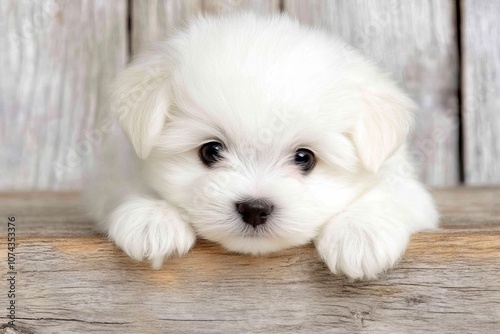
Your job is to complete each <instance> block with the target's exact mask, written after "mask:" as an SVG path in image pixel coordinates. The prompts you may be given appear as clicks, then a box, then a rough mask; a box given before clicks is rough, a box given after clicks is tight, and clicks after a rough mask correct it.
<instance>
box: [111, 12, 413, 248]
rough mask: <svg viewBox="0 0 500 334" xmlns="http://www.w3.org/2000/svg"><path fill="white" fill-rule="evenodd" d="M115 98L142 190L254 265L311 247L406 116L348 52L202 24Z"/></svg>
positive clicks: (155, 55) (297, 36) (391, 148)
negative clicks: (257, 257)
mask: <svg viewBox="0 0 500 334" xmlns="http://www.w3.org/2000/svg"><path fill="white" fill-rule="evenodd" d="M114 96H115V100H114V105H115V109H116V110H117V113H118V116H119V118H120V121H121V124H122V127H123V129H124V130H125V132H126V133H127V134H128V136H129V138H130V140H131V142H132V144H133V146H134V148H135V151H136V152H137V155H138V156H139V157H140V158H142V159H144V175H145V177H146V179H147V180H148V182H149V184H150V185H151V186H152V187H153V188H154V189H155V190H156V191H157V192H158V194H160V195H161V196H162V197H164V198H165V199H166V200H167V201H168V202H170V203H171V204H173V205H175V206H177V207H178V208H179V209H180V210H181V211H183V212H185V213H186V216H187V219H188V221H189V222H190V223H191V224H192V225H193V227H194V228H195V230H196V231H197V232H198V234H199V235H200V236H202V237H204V238H207V239H210V240H213V241H216V242H219V243H221V244H222V245H223V246H225V247H226V248H228V249H230V250H234V251H240V252H247V253H254V254H258V253H265V252H269V251H275V250H279V249H282V248H285V247H290V246H293V245H299V244H304V243H307V242H309V241H310V240H311V239H313V238H314V237H315V236H316V235H317V234H318V232H319V230H320V229H321V227H322V225H323V224H324V223H326V222H327V220H328V219H329V218H331V217H332V216H334V215H335V214H336V213H338V212H340V211H341V210H342V209H344V208H346V206H348V205H349V203H350V202H351V201H352V200H353V199H354V198H356V196H359V194H360V193H361V192H362V191H363V190H364V189H366V188H367V187H368V186H369V185H370V184H371V183H373V182H374V180H376V175H377V173H378V172H379V170H380V169H381V168H383V164H384V162H385V161H386V160H387V159H388V158H389V157H391V155H393V153H394V152H396V150H397V149H398V148H399V146H400V145H401V144H402V143H403V141H404V139H405V137H406V135H407V133H408V131H409V128H410V125H411V123H412V110H413V103H412V102H411V100H409V99H408V98H407V97H406V96H405V95H404V94H403V93H401V92H400V91H399V90H398V89H397V87H395V85H393V84H392V83H391V82H390V81H389V80H388V79H387V78H385V77H384V76H383V75H381V74H380V73H379V72H378V71H377V70H376V69H375V68H374V67H373V66H372V65H371V64H370V63H368V62H367V61H365V60H364V59H363V58H362V57H361V56H360V55H358V54H357V53H356V52H354V51H352V50H351V49H349V48H348V47H347V46H346V45H345V44H343V43H342V42H340V41H338V40H336V39H333V38H332V37H329V36H327V35H326V34H323V33H322V32H319V31H314V30H311V29H305V28H302V27H300V26H299V25H298V24H297V23H296V22H293V21H291V20H289V19H287V18H284V17H275V18H270V19H263V18H256V17H254V16H252V15H243V16H236V17H230V18H224V19H200V20H198V21H197V22H195V23H193V24H192V25H191V27H190V28H189V29H187V30H186V31H184V32H181V33H179V34H177V35H176V36H175V37H174V38H172V39H170V40H169V41H168V42H166V43H164V44H162V45H160V47H159V49H158V50H156V51H155V52H152V53H150V54H146V55H143V56H142V57H140V58H139V59H137V60H136V61H135V62H134V63H133V64H132V65H131V66H130V67H129V68H128V69H127V70H126V71H125V72H124V73H123V74H122V75H121V76H120V77H119V78H118V80H117V83H116V86H115V95H114ZM124 101H128V102H124ZM166 223H168V222H166Z"/></svg>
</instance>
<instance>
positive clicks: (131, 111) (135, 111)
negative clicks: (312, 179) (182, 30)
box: [111, 55, 171, 159]
mask: <svg viewBox="0 0 500 334" xmlns="http://www.w3.org/2000/svg"><path fill="white" fill-rule="evenodd" d="M170 72H171V71H170V68H169V65H168V61H167V60H166V59H165V58H160V57H158V56H155V55H145V56H143V57H140V58H138V59H136V60H135V61H133V62H132V64H131V65H130V66H129V67H128V68H127V69H126V70H125V71H123V72H122V73H121V74H120V75H119V76H118V78H117V79H116V80H115V82H114V84H113V85H112V95H111V110H112V112H113V113H114V114H115V115H117V116H118V119H119V120H120V124H121V126H122V128H123V130H124V131H125V133H126V134H127V136H128V137H129V139H130V141H131V142H132V145H133V146H134V149H135V152H136V153H137V155H138V156H139V157H140V158H141V159H146V158H147V157H148V156H149V154H150V153H151V150H152V149H153V146H154V145H155V143H156V141H157V139H158V137H159V135H160V133H161V131H162V129H163V127H164V125H165V121H166V118H167V114H168V109H169V106H170V104H171V93H170V84H169V80H168V79H169V73H170Z"/></svg>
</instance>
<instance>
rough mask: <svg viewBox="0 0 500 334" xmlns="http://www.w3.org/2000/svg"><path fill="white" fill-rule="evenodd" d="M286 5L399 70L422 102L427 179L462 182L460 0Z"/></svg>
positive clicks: (420, 132)
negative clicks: (460, 146)
mask: <svg viewBox="0 0 500 334" xmlns="http://www.w3.org/2000/svg"><path fill="white" fill-rule="evenodd" d="M284 11H285V12H287V13H288V14H290V15H291V16H294V17H297V18H298V19H299V20H300V21H302V22H305V23H308V24H311V25H318V26H323V27H326V28H327V29H329V30H330V31H331V32H333V33H335V34H336V35H339V36H341V37H342V38H343V39H344V40H346V41H347V42H349V43H350V44H352V45H353V46H355V47H356V48H358V49H360V50H361V52H362V53H363V54H365V55H366V56H367V57H368V58H370V59H372V60H375V61H376V62H377V63H378V64H380V65H381V66H382V68H384V69H385V70H387V71H388V72H390V73H392V74H393V76H394V77H395V78H396V79H397V81H399V82H400V83H401V85H402V86H403V87H404V88H405V89H406V91H408V92H409V93H410V95H411V96H412V97H413V98H414V99H415V100H416V102H417V103H418V105H419V107H420V115H419V117H418V118H417V125H416V129H415V132H414V136H413V139H412V155H413V157H414V160H415V162H416V164H417V166H418V168H419V171H420V176H421V178H422V180H424V182H426V183H427V184H429V185H434V186H450V185H455V184H457V183H458V182H459V143H458V130H459V123H458V122H459V119H458V96H457V95H458V68H459V64H458V47H457V31H456V8H455V1H453V0H430V1H409V2H405V1H378V0H371V1H367V0H310V1H302V0H285V2H284ZM490 52H491V50H490Z"/></svg>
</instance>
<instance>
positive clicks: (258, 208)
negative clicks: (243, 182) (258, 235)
mask: <svg viewBox="0 0 500 334" xmlns="http://www.w3.org/2000/svg"><path fill="white" fill-rule="evenodd" d="M273 209H274V207H273V205H272V204H271V203H269V202H268V201H266V200H262V199H251V200H247V201H244V202H239V203H236V210H238V213H239V214H240V215H241V218H242V219H243V221H244V222H245V223H247V224H249V225H252V226H253V227H256V226H257V225H261V224H264V223H265V222H266V220H267V216H269V215H270V214H271V212H273Z"/></svg>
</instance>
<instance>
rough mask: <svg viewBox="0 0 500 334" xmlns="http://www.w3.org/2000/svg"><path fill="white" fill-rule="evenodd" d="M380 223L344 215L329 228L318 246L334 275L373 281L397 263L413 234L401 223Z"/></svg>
mask: <svg viewBox="0 0 500 334" xmlns="http://www.w3.org/2000/svg"><path fill="white" fill-rule="evenodd" d="M364 219H367V220H364ZM368 220H369V221H368ZM377 220H380V218H378V219H377V218H374V217H365V218H363V217H356V218H354V217H352V216H349V215H341V216H339V217H337V218H335V219H334V220H332V221H331V222H330V223H329V224H328V225H327V226H326V228H325V230H324V231H323V232H322V234H321V235H320V236H319V238H317V239H316V241H315V243H316V248H317V250H318V253H319V255H320V256H321V258H322V259H323V260H324V261H325V263H326V264H327V265H328V267H329V268H330V270H331V271H332V272H333V273H334V274H340V273H343V274H345V275H346V276H348V277H350V278H352V279H374V278H376V277H377V275H378V274H380V273H382V272H384V271H385V270H387V269H389V268H391V267H393V266H394V265H395V264H396V262H397V261H398V260H399V258H400V257H401V256H402V255H403V253H404V251H405V249H406V246H407V244H408V241H409V237H410V234H411V233H410V232H409V231H408V230H407V228H405V226H404V225H402V224H398V223H392V224H391V223H388V222H387V221H384V222H381V221H377Z"/></svg>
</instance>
